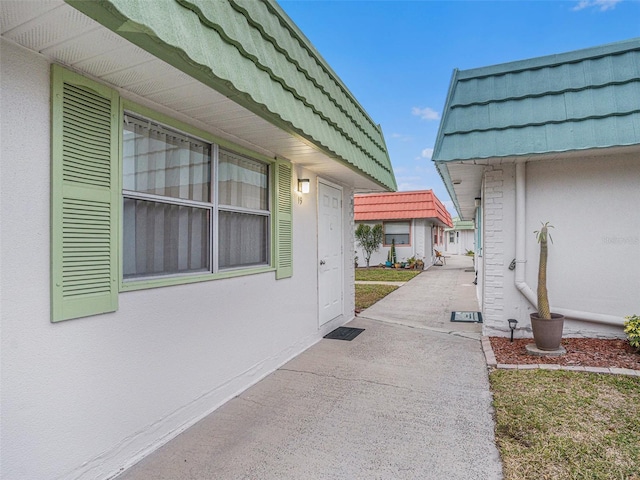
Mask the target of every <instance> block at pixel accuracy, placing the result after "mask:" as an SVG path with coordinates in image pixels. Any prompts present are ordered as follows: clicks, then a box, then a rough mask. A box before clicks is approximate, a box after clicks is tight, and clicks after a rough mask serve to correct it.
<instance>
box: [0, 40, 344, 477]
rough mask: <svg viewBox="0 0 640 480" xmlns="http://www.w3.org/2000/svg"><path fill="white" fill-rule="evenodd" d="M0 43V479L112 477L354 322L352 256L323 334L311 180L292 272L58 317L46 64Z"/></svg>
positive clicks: (142, 294)
mask: <svg viewBox="0 0 640 480" xmlns="http://www.w3.org/2000/svg"><path fill="white" fill-rule="evenodd" d="M0 42H1V48H2V50H1V54H0V57H1V61H2V65H1V71H2V75H0V80H1V99H0V100H1V112H2V115H1V117H0V128H1V145H0V222H1V228H0V308H1V312H0V322H1V323H0V327H1V330H0V331H1V333H2V336H1V339H0V352H1V364H2V370H1V372H0V374H1V376H0V382H1V383H0V385H1V393H0V400H1V405H2V414H1V420H0V421H1V425H0V442H1V444H0V448H1V452H2V462H1V466H0V477H1V478H2V479H4V480H24V479H53V478H55V479H102V478H107V477H108V476H110V475H113V474H114V473H116V472H117V471H118V469H120V468H122V467H126V466H128V465H130V464H131V463H133V462H135V461H137V460H139V459H140V458H141V457H142V456H143V455H144V454H146V453H148V452H150V451H152V450H153V449H155V448H157V447H158V446H159V445H160V444H162V443H163V442H165V441H168V440H169V439H170V438H172V437H173V436H175V435H176V434H177V433H179V432H180V431H182V430H183V429H185V428H186V427H188V426H189V425H191V424H192V423H194V422H195V421H197V420H198V419H199V418H201V417H203V416H204V415H206V414H207V413H209V412H211V411H212V410H214V409H215V408H217V407H218V406H219V405H221V404H222V403H224V402H225V401H227V400H228V399H230V398H232V397H233V396H235V395H237V394H238V393H239V392H241V391H242V390H244V389H246V388H247V387H248V386H250V385H251V384H253V383H255V382H257V381H258V380H259V379H260V378H262V377H263V376H265V375H266V374H268V373H270V372H271V371H273V370H274V369H276V368H277V367H278V366H280V365H282V364H283V363H284V362H286V361H287V360H289V359H290V358H292V357H294V356H295V355H297V354H298V353H300V352H301V351H303V350H305V349H306V348H308V347H309V346H311V345H312V344H313V343H315V342H316V341H318V340H319V339H320V338H321V337H322V335H324V334H325V333H326V332H328V331H330V330H332V329H333V328H335V327H337V326H339V325H341V324H344V323H345V322H346V321H348V320H350V319H351V318H352V317H353V283H352V282H353V269H352V265H353V263H352V262H353V257H352V256H350V255H348V254H345V255H344V258H345V269H344V271H345V281H344V285H345V286H344V292H343V299H344V312H345V313H344V315H343V316H341V317H338V318H337V319H335V320H333V321H331V322H329V323H328V324H326V325H324V326H323V328H322V329H321V330H320V329H319V328H318V305H317V298H318V297H317V287H318V279H317V233H316V232H317V205H316V203H317V202H316V197H315V194H316V192H315V187H314V188H313V189H312V192H311V193H310V194H309V195H305V196H304V199H303V202H302V203H301V204H299V203H298V202H295V201H294V246H293V247H294V276H293V277H292V278H288V279H283V280H278V281H276V280H275V274H274V273H273V272H271V273H266V274H259V275H250V276H244V277H238V278H232V279H226V280H218V281H211V282H203V283H197V284H190V285H182V286H173V287H166V288H158V289H150V290H141V291H134V292H126V293H121V294H120V295H119V308H118V311H117V312H115V313H110V314H104V315H98V316H93V317H88V318H81V319H76V320H71V321H66V322H61V323H58V324H52V323H50V295H49V291H50V238H49V237H50V211H49V210H50V168H51V167H50V137H49V135H50V113H49V112H50V98H49V97H50V83H49V76H50V73H49V72H50V70H49V64H48V62H47V61H46V60H44V59H43V58H41V57H39V56H37V55H35V54H32V53H30V52H28V51H27V50H24V49H22V48H21V47H17V46H15V45H13V44H10V43H7V42H6V41H5V40H1V41H0ZM295 172H296V170H295V169H294V173H295ZM298 173H303V174H304V176H305V177H307V178H311V179H312V181H311V184H312V186H314V185H315V176H314V175H313V173H311V172H308V171H302V172H298ZM352 193H353V192H352V191H351V189H349V188H347V187H345V188H344V199H343V204H344V206H345V215H344V241H345V244H344V245H345V246H346V248H345V249H344V250H345V251H346V252H348V250H349V249H351V245H353V233H352V225H353V217H352V215H350V214H349V212H348V210H349V208H351V207H350V206H351V205H352V201H351V197H352ZM266 307H268V308H266Z"/></svg>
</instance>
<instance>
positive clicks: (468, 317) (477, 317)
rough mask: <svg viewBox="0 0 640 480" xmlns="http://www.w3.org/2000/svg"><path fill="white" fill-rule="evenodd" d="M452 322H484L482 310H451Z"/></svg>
mask: <svg viewBox="0 0 640 480" xmlns="http://www.w3.org/2000/svg"><path fill="white" fill-rule="evenodd" d="M451 321H452V322H468V323H482V313H480V312H451Z"/></svg>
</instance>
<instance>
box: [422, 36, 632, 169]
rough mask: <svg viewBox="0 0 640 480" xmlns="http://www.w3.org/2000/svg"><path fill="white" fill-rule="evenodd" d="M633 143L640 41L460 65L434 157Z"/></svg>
mask: <svg viewBox="0 0 640 480" xmlns="http://www.w3.org/2000/svg"><path fill="white" fill-rule="evenodd" d="M634 144H640V38H636V39H631V40H628V41H624V42H619V43H614V44H609V45H603V46H599V47H595V48H589V49H585V50H579V51H575V52H569V53H565V54H560V55H551V56H547V57H540V58H534V59H529V60H523V61H519V62H512V63H506V64H502V65H495V66H490V67H484V68H476V69H472V70H463V71H458V70H455V71H454V73H453V78H452V80H451V86H450V90H449V94H448V97H447V101H446V105H445V110H444V114H443V118H442V121H441V124H440V131H439V133H438V137H437V140H436V144H435V146H434V154H433V157H432V158H433V160H434V161H435V162H436V164H438V163H443V162H450V161H460V160H472V159H489V158H496V157H512V156H523V155H536V154H545V153H551V152H565V151H572V150H585V149H593V148H605V147H612V146H626V145H634ZM439 170H441V173H442V169H441V168H439ZM445 181H446V179H445Z"/></svg>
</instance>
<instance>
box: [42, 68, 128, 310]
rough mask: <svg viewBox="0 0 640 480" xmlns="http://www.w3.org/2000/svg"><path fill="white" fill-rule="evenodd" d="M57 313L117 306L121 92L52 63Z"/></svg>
mask: <svg viewBox="0 0 640 480" xmlns="http://www.w3.org/2000/svg"><path fill="white" fill-rule="evenodd" d="M52 89H53V94H52V116H51V121H52V135H51V137H52V138H51V144H52V186H51V196H52V197H51V208H52V215H51V261H52V271H51V277H52V278H51V280H52V294H51V303H52V309H51V310H52V316H51V321H53V322H58V321H61V320H69V319H72V318H78V317H85V316H88V315H95V314H99V313H104V312H113V311H115V310H117V308H118V272H117V270H118V262H117V249H116V247H117V238H118V237H117V231H118V230H117V225H118V223H117V215H118V189H117V186H118V181H117V180H118V177H117V174H118V168H117V165H118V163H117V158H118V138H119V133H118V132H119V128H120V124H119V122H118V121H117V120H118V116H119V115H118V114H119V108H118V95H117V93H116V92H115V91H113V90H111V89H109V88H107V87H104V86H103V85H100V84H97V83H95V82H93V81H91V80H88V79H86V78H84V77H82V76H80V75H77V74H75V73H73V72H70V71H68V70H65V69H63V68H60V67H58V66H57V65H54V66H53V67H52Z"/></svg>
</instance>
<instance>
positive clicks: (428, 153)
mask: <svg viewBox="0 0 640 480" xmlns="http://www.w3.org/2000/svg"><path fill="white" fill-rule="evenodd" d="M432 156H433V148H425V149H424V150H422V152H420V158H426V159H427V160H431V157H432Z"/></svg>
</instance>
